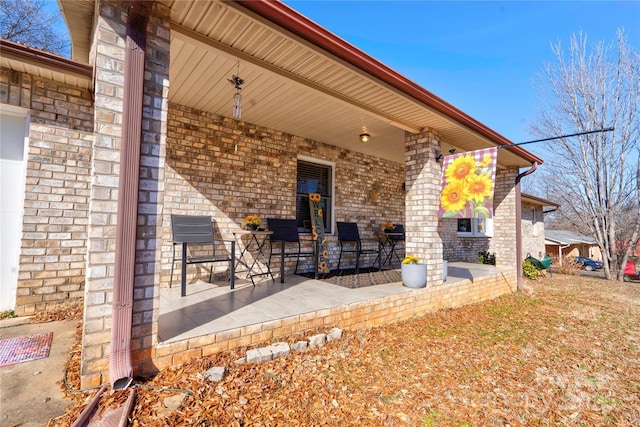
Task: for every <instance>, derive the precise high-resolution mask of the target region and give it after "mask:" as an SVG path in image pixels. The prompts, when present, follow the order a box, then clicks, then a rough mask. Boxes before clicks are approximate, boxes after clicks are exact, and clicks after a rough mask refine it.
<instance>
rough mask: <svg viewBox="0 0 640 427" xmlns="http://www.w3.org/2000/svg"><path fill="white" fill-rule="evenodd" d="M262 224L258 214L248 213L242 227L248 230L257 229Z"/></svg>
mask: <svg viewBox="0 0 640 427" xmlns="http://www.w3.org/2000/svg"><path fill="white" fill-rule="evenodd" d="M261 224H262V220H261V219H260V217H259V216H258V215H247V216H245V217H244V219H243V220H242V227H244V228H246V229H247V230H257V229H258V227H259V226H260V225H261Z"/></svg>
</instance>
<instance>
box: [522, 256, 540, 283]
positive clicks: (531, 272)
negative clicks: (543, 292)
mask: <svg viewBox="0 0 640 427" xmlns="http://www.w3.org/2000/svg"><path fill="white" fill-rule="evenodd" d="M522 274H523V275H524V277H526V278H527V279H531V280H536V279H537V278H538V277H540V271H539V270H538V269H537V268H536V266H535V265H533V263H532V262H531V261H526V260H525V261H524V262H523V263H522Z"/></svg>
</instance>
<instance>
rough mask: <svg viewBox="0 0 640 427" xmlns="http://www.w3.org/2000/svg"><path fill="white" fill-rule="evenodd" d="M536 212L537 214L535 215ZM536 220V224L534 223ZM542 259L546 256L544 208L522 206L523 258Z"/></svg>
mask: <svg viewBox="0 0 640 427" xmlns="http://www.w3.org/2000/svg"><path fill="white" fill-rule="evenodd" d="M534 211H535V213H534ZM534 218H535V222H534V221H533V220H534ZM527 254H531V255H533V256H534V257H536V258H538V259H540V258H542V256H543V255H544V254H545V248H544V220H543V213H542V206H539V205H533V204H529V203H523V204H522V256H523V258H524V257H526V256H527Z"/></svg>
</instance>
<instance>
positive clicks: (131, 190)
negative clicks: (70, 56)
mask: <svg viewBox="0 0 640 427" xmlns="http://www.w3.org/2000/svg"><path fill="white" fill-rule="evenodd" d="M135 4H137V5H138V6H140V7H139V8H136V9H126V8H125V7H124V6H122V5H120V4H119V3H117V2H110V1H104V0H103V1H100V2H82V3H81V2H77V1H67V0H65V1H62V2H61V5H62V7H63V9H64V13H65V15H67V16H70V15H71V14H72V13H80V12H82V13H86V14H87V16H94V15H95V16H97V19H94V20H83V19H79V18H77V19H74V20H73V23H72V24H71V25H70V28H71V29H72V38H73V40H74V52H76V53H77V55H76V54H75V53H74V59H76V60H78V61H84V62H87V63H94V64H96V65H95V78H94V82H93V84H94V88H95V98H96V102H95V111H94V116H95V123H94V124H95V132H94V134H93V138H94V141H95V144H96V146H97V147H98V148H99V149H96V150H94V155H93V157H92V159H91V160H92V164H93V165H94V171H95V176H93V181H92V182H93V184H92V187H91V200H92V201H94V202H95V201H99V202H97V203H90V204H89V212H88V213H87V215H88V216H89V217H90V218H91V221H90V222H89V226H88V232H87V235H88V237H87V242H86V243H87V247H89V248H90V249H89V253H88V256H87V265H86V271H87V275H86V282H85V317H86V319H87V322H86V323H85V324H86V325H87V326H85V330H84V331H83V339H84V347H83V368H82V371H83V372H82V376H83V385H87V386H88V385H91V384H101V383H102V382H103V381H104V380H105V378H107V364H108V363H107V362H108V358H109V356H110V355H111V354H117V355H119V354H122V355H126V356H127V357H128V356H129V355H130V356H131V358H132V359H133V363H132V365H134V366H133V368H134V370H135V371H136V372H139V373H146V372H149V371H152V370H153V369H154V368H157V367H162V366H168V365H173V364H178V363H182V362H184V361H186V360H189V359H193V358H195V357H200V356H203V355H206V354H211V353H213V352H216V351H220V350H226V349H230V348H235V347H240V346H244V345H251V344H255V343H262V342H266V341H270V340H273V339H280V338H281V337H284V336H289V335H291V334H292V333H294V334H295V333H304V332H306V331H312V330H314V329H316V328H320V327H326V326H328V325H336V326H338V325H339V326H342V327H344V328H358V327H366V326H370V325H377V324H382V323H385V322H391V321H398V320H402V319H408V318H410V317H412V316H418V315H421V314H424V313H427V312H431V311H436V310H438V309H440V308H446V307H454V306H459V305H462V304H465V303H473V302H475V301H481V300H483V299H488V298H492V297H496V296H499V295H502V294H504V293H505V292H509V290H510V289H514V288H515V286H516V285H515V284H516V281H517V278H516V274H517V255H516V254H517V251H516V243H515V242H517V236H516V228H515V216H514V212H515V206H516V205H517V197H516V190H515V185H516V184H515V182H516V177H517V174H518V170H519V168H521V167H529V166H531V164H532V162H535V161H537V159H536V158H535V157H534V156H532V155H530V154H529V153H527V152H526V151H525V150H523V149H521V148H519V147H514V146H512V145H511V144H510V143H511V141H508V140H507V139H506V138H504V137H503V136H501V135H499V134H498V133H496V132H495V131H493V130H491V129H489V128H487V127H486V126H485V125H483V124H482V123H479V122H478V121H476V120H475V119H473V118H472V117H469V116H468V115H466V114H465V113H464V112H462V111H460V110H458V109H456V108H455V107H454V106H452V105H449V104H448V103H446V102H445V101H443V100H441V99H439V98H438V97H436V96H435V95H433V94H432V93H430V92H429V91H427V90H426V89H423V88H421V87H419V86H418V85H416V84H415V83H413V82H411V81H410V80H408V79H407V78H405V77H404V76H402V75H401V74H399V73H397V72H395V71H394V70H392V69H390V68H389V67H387V66H385V65H384V64H382V63H380V62H379V61H377V60H375V59H374V58H372V57H370V56H368V55H366V54H365V53H364V52H362V51H360V50H359V49H357V48H355V47H354V46H352V45H350V44H349V43H347V42H345V41H344V40H342V39H341V38H339V37H338V36H336V35H334V34H332V33H330V32H329V31H327V30H326V29H324V28H322V27H320V26H319V25H317V24H316V23H314V22H312V21H311V20H309V19H307V18H305V17H304V16H302V15H300V14H299V13H297V12H296V11H295V10H293V9H291V8H289V7H288V6H286V5H285V4H283V3H281V2H239V1H236V2H221V1H216V0H210V1H200V2H178V1H157V2H154V3H153V4H152V5H151V4H149V6H150V8H146V6H147V4H146V3H145V4H143V3H139V2H138V3H135ZM143 18H144V19H143ZM125 30H126V31H125ZM125 32H126V34H125ZM130 32H136V33H138V32H139V33H140V34H144V35H145V36H146V39H145V43H144V49H145V51H144V58H137V57H134V58H132V57H133V54H135V53H140V52H138V51H137V50H136V49H131V48H126V43H125V41H127V40H128V38H130V37H129V36H128V34H129V33H130ZM91 34H96V35H97V37H92V36H91ZM127 55H129V56H127ZM123 58H124V59H123ZM134 59H135V60H134ZM127 64H135V65H136V66H137V67H136V68H135V69H133V68H128V67H125V66H124V65H127ZM114 70H115V71H114ZM122 70H124V71H126V73H125V72H123V71H122ZM240 77H241V79H240ZM235 80H242V81H243V82H244V83H243V84H235V86H234V84H230V82H231V83H233V81H235ZM114 81H117V82H118V85H117V86H116V85H114V83H113V82H114ZM120 82H124V83H122V85H120ZM131 82H135V83H136V84H133V83H131ZM138 84H140V85H142V86H143V88H142V91H141V93H138V91H137V89H136V88H137V87H138V86H137V85H138ZM239 86H241V88H240V87H239ZM114 88H115V89H114ZM112 89H113V90H112ZM116 89H117V90H116ZM130 99H131V100H135V101H136V103H135V104H133V103H130V102H129V100H130ZM232 100H233V101H234V102H235V100H238V104H239V101H240V100H242V108H241V109H240V108H236V107H239V105H237V104H235V103H234V104H232ZM129 105H131V106H135V107H136V110H135V113H136V115H137V116H140V120H138V119H136V120H135V121H134V120H131V123H129V121H127V122H126V123H125V122H124V121H123V120H122V118H125V117H133V116H132V115H131V114H129V111H128V110H127V109H124V108H123V106H126V107H128V106H129ZM232 107H233V109H232ZM240 110H241V111H240ZM240 112H241V114H239V113H240ZM137 121H141V122H142V128H141V130H140V129H138V128H137V127H135V126H137V125H138V123H137ZM138 134H141V135H140V138H139V139H138V138H131V141H124V140H125V138H124V136H127V137H128V136H129V135H136V136H137V135H138ZM362 135H366V136H367V138H361V137H360V136H362ZM124 142H130V143H127V144H125V143H124ZM505 145H506V146H508V148H507V149H505V150H500V151H499V152H498V159H497V168H498V170H497V172H496V173H497V177H496V192H495V193H496V196H495V200H494V210H495V212H494V218H495V220H494V221H495V224H496V226H495V235H494V236H489V235H483V236H468V235H467V236H459V235H458V233H457V223H456V220H455V219H450V218H449V219H446V220H444V219H443V220H440V219H438V216H437V212H438V206H439V197H438V194H439V193H440V189H441V178H440V176H441V170H442V154H443V153H447V152H452V151H456V152H457V153H463V152H467V151H471V150H478V149H483V148H487V147H496V146H505ZM134 154H135V155H136V156H137V155H138V154H139V158H138V157H134ZM126 159H136V160H135V161H133V160H132V161H130V162H128V163H127V164H126V166H127V167H126V168H125V167H124V166H125V164H124V162H123V161H124V160H126ZM120 163H122V164H120ZM318 177H319V178H318ZM314 179H315V180H317V181H318V182H320V184H321V185H318V186H319V187H322V188H323V191H319V190H317V189H316V188H315V187H314V188H313V189H311V188H310V186H308V185H303V184H308V183H309V181H310V180H314ZM314 184H315V182H314ZM125 190H126V193H125ZM308 193H321V195H322V200H323V201H324V202H325V203H326V206H323V209H325V214H324V215H323V217H324V218H325V221H326V223H325V236H326V239H327V243H328V248H329V249H328V252H329V253H328V258H329V260H330V262H331V263H332V264H334V263H335V261H336V258H337V259H339V257H340V254H339V253H338V251H339V249H337V248H338V247H337V244H336V241H337V240H338V237H339V236H338V235H337V234H338V233H336V230H335V225H336V223H337V222H339V221H340V222H342V221H345V222H355V223H357V224H358V226H359V227H361V228H360V230H361V232H366V233H368V234H370V233H371V232H372V231H373V230H375V229H379V228H380V224H382V223H383V222H386V221H391V222H394V223H399V224H404V225H405V229H406V246H405V247H406V252H407V253H410V254H412V255H415V256H417V257H419V258H420V260H421V261H422V262H424V263H426V264H427V265H428V266H429V268H428V275H429V280H430V282H431V283H432V284H433V286H430V287H428V288H427V289H426V290H419V291H407V290H405V289H404V288H402V285H401V284H399V283H396V286H395V287H393V286H392V285H381V286H378V287H370V288H363V289H331V288H333V286H331V285H328V284H326V283H316V282H314V281H309V280H302V279H296V280H294V278H293V276H291V280H288V281H285V283H286V285H284V286H281V285H279V284H277V283H269V284H268V286H267V285H262V284H261V285H258V286H256V288H255V289H253V287H252V286H251V285H245V286H242V284H240V283H239V284H237V286H236V289H235V290H234V291H233V292H232V291H230V290H229V289H228V288H227V286H226V284H225V286H220V287H211V285H205V286H208V287H210V288H211V289H209V288H207V289H208V290H207V292H204V291H202V292H201V291H199V290H197V288H196V287H194V286H190V292H189V293H188V295H187V297H185V298H183V299H180V298H169V299H168V300H165V296H164V295H165V293H166V292H180V291H179V288H176V287H174V288H172V289H170V290H168V289H166V288H165V287H166V286H167V285H168V282H170V276H171V259H172V257H171V250H172V239H171V232H170V229H171V224H170V215H171V214H179V215H211V216H212V217H213V219H214V221H215V231H216V235H218V236H220V238H221V239H224V240H233V238H234V235H235V234H236V233H237V232H238V231H240V230H241V229H242V228H241V224H242V221H243V218H245V217H246V216H248V215H258V216H260V217H262V218H263V219H267V223H268V218H276V219H295V220H296V221H297V222H298V228H299V231H300V233H301V234H302V235H305V234H306V235H308V234H310V231H311V230H310V229H309V227H308V226H307V217H306V215H307V214H306V212H308V207H306V206H305V205H304V200H305V198H308ZM134 206H135V207H137V208H138V209H137V211H136V210H135V209H131V207H134ZM305 208H306V209H305ZM129 229H130V230H132V231H131V232H129V231H128V230H129ZM133 231H135V232H133ZM124 248H126V249H127V251H125V250H124ZM480 250H490V251H491V252H495V253H496V258H497V264H498V266H499V267H505V268H508V269H507V270H505V272H504V273H502V272H500V273H496V274H493V275H486V276H482V278H481V279H476V278H474V277H473V275H472V277H471V278H465V279H463V280H460V281H459V282H453V280H454V278H455V277H456V274H454V273H453V272H451V271H450V276H449V277H450V279H449V280H448V281H447V282H446V283H444V284H442V280H441V278H442V268H443V260H444V259H448V260H449V261H459V260H463V259H464V260H466V261H472V260H473V259H475V257H476V256H477V253H478V251H480ZM134 251H135V253H134ZM291 267H292V266H291V265H289V266H288V268H287V270H286V271H285V274H286V273H290V272H291ZM451 268H455V267H454V266H453V265H451ZM120 272H123V274H119V273H120ZM125 272H126V273H127V274H124V273H125ZM129 273H131V274H129ZM191 273H192V271H191V272H189V274H191ZM216 273H220V274H223V275H226V274H227V271H224V270H218V271H216ZM287 278H289V276H287ZM298 280H300V282H299V283H298ZM190 281H191V282H192V281H193V278H190ZM192 285H193V283H192ZM249 286H251V287H249ZM263 286H264V287H263ZM327 289H329V291H327ZM385 289H387V291H388V293H386V294H384V293H383V294H380V295H375V294H373V292H383V290H385ZM193 291H195V292H196V293H197V296H194V297H192V296H191V295H189V294H190V293H191V292H193ZM210 292H214V293H213V294H211V295H209V293H210ZM215 292H220V294H218V295H216V294H215ZM261 292H266V294H261ZM292 292H293V294H292ZM296 292H298V293H299V294H296ZM305 292H307V293H312V294H313V298H310V297H309V296H308V294H305ZM343 293H344V295H343ZM112 295H113V300H111V296H112ZM116 296H117V297H118V298H116ZM311 300H313V301H311ZM283 301H288V303H286V304H283ZM321 302H322V304H321V305H319V306H317V305H314V304H320V303H321ZM308 304H311V305H308ZM183 305H184V306H183ZM113 307H122V308H123V309H122V310H121V312H116V314H122V316H120V317H118V316H114V315H113V313H112V315H111V317H109V315H108V313H109V312H110V311H111V310H112V308H113ZM125 310H127V312H125ZM250 310H255V312H251V311H250ZM292 310H293V311H292ZM112 325H113V326H112ZM118 330H124V331H127V332H131V339H128V338H125V339H122V340H121V341H116V342H119V343H121V344H120V345H121V346H122V347H125V348H124V349H123V351H122V352H121V353H120V352H119V351H118V350H115V349H113V348H112V345H111V344H112V343H113V342H114V341H113V340H110V338H109V333H110V332H113V331H118ZM116 338H117V339H119V338H120V337H116ZM123 359H126V357H123ZM128 362H129V361H128V360H123V364H122V366H126V367H127V369H128V366H127V365H128ZM111 375H113V373H109V376H111Z"/></svg>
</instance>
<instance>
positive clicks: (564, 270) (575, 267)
mask: <svg viewBox="0 0 640 427" xmlns="http://www.w3.org/2000/svg"><path fill="white" fill-rule="evenodd" d="M581 269H582V265H581V264H579V263H577V262H575V260H573V259H571V258H565V260H564V262H563V263H562V265H559V264H558V265H556V264H554V271H557V272H558V273H560V274H567V275H570V276H575V275H577V274H578V272H579V271H580V270H581Z"/></svg>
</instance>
